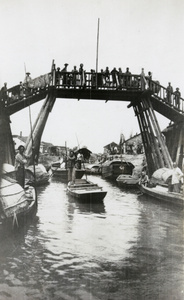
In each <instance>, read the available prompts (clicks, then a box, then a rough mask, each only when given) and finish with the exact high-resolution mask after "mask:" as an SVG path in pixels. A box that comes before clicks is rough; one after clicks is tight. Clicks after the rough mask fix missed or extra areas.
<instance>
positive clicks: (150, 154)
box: [134, 105, 159, 176]
mask: <svg viewBox="0 0 184 300" xmlns="http://www.w3.org/2000/svg"><path fill="white" fill-rule="evenodd" d="M139 106H140V105H139ZM134 111H135V115H136V116H137V118H138V123H139V127H140V130H141V135H142V140H143V145H144V149H145V155H146V160H147V166H148V175H149V176H151V174H152V173H153V172H154V171H155V169H156V168H158V166H159V163H158V159H157V155H156V152H155V147H153V144H154V141H153V138H152V135H151V134H150V132H149V128H148V126H147V122H146V119H145V116H144V113H143V111H142V109H141V108H140V107H138V106H136V107H135V106H134Z"/></svg>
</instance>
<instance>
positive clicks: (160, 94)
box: [149, 80, 184, 113]
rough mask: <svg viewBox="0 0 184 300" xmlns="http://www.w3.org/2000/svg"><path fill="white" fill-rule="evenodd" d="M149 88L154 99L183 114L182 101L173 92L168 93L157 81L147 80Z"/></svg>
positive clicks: (183, 102)
mask: <svg viewBox="0 0 184 300" xmlns="http://www.w3.org/2000/svg"><path fill="white" fill-rule="evenodd" d="M149 87H150V89H151V90H152V91H153V94H154V97H156V98H157V99H159V100H160V101H161V102H163V103H165V104H166V105H168V106H170V107H172V108H174V109H176V110H177V111H179V112H181V113H184V99H183V98H182V97H178V96H177V95H176V94H175V92H173V93H171V92H169V91H168V90H167V88H165V87H164V86H162V85H160V83H159V82H158V81H152V80H149Z"/></svg>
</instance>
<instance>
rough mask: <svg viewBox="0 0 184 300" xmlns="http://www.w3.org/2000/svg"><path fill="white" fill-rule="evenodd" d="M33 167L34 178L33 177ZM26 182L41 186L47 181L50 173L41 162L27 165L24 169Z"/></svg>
mask: <svg viewBox="0 0 184 300" xmlns="http://www.w3.org/2000/svg"><path fill="white" fill-rule="evenodd" d="M34 168H35V178H34ZM25 177H26V179H25V180H26V182H27V184H29V185H33V186H34V185H35V186H41V185H45V184H48V183H49V180H50V175H49V173H48V172H47V171H46V168H45V167H44V166H43V165H42V164H38V165H35V167H34V166H33V165H31V166H29V167H27V168H26V170H25Z"/></svg>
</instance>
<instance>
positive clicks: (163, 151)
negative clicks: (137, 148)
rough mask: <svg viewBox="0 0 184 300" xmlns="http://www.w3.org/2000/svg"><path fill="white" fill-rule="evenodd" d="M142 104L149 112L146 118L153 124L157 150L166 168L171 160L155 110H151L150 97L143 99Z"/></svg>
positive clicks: (170, 166) (169, 165)
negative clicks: (157, 145)
mask: <svg viewBox="0 0 184 300" xmlns="http://www.w3.org/2000/svg"><path fill="white" fill-rule="evenodd" d="M143 105H144V106H145V108H147V111H148V114H149V116H148V118H150V119H151V123H152V125H153V129H154V132H155V136H156V137H157V139H158V144H159V150H160V151H159V152H160V153H161V158H162V162H161V164H163V167H164V166H165V167H167V168H172V160H171V157H170V154H169V151H168V148H167V146H166V145H165V141H164V139H163V137H162V133H161V130H160V127H159V124H158V121H157V118H156V116H155V112H154V110H153V107H152V104H151V100H150V98H148V99H144V100H143Z"/></svg>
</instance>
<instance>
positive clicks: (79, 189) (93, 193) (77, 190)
mask: <svg viewBox="0 0 184 300" xmlns="http://www.w3.org/2000/svg"><path fill="white" fill-rule="evenodd" d="M67 192H68V194H69V195H71V196H73V197H75V198H76V199H78V200H80V201H86V202H88V201H90V202H95V201H101V200H103V199H104V197H105V196H106V194H107V191H104V190H103V188H102V187H100V186H99V185H98V184H96V183H93V182H91V181H88V180H86V179H76V180H75V184H73V183H71V182H69V183H68V186H67Z"/></svg>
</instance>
